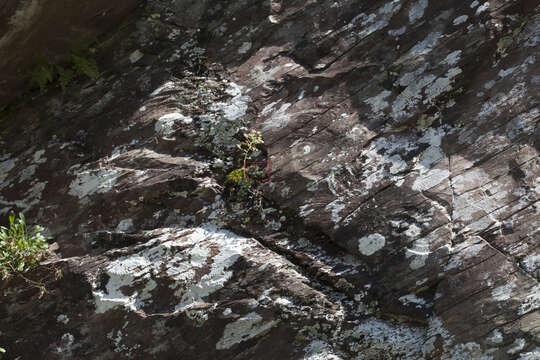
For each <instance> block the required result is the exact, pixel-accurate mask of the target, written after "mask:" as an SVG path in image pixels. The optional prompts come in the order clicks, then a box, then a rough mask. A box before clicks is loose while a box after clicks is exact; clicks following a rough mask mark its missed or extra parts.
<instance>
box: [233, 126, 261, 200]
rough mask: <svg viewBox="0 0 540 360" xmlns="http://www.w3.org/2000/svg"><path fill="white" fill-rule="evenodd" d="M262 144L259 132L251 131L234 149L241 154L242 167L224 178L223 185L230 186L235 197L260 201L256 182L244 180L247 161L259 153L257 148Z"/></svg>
mask: <svg viewBox="0 0 540 360" xmlns="http://www.w3.org/2000/svg"><path fill="white" fill-rule="evenodd" d="M261 144H264V140H263V139H262V134H261V132H260V131H256V130H252V131H250V132H249V133H245V134H244V141H242V142H241V143H240V144H238V145H237V146H236V147H237V149H239V150H240V151H241V152H242V153H243V161H242V165H243V166H242V167H241V168H238V169H235V170H233V171H231V172H230V173H229V174H227V176H226V178H225V185H229V186H231V188H232V190H233V191H234V192H235V193H236V196H238V197H240V198H241V199H243V200H248V199H250V201H258V202H259V203H260V201H261V196H262V195H261V192H260V189H258V186H257V183H256V181H247V180H246V171H247V169H246V165H247V160H248V159H250V158H251V156H253V154H254V153H256V152H258V151H259V148H258V146H259V145H261Z"/></svg>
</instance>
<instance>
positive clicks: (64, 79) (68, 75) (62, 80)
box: [56, 66, 75, 92]
mask: <svg viewBox="0 0 540 360" xmlns="http://www.w3.org/2000/svg"><path fill="white" fill-rule="evenodd" d="M56 69H57V71H58V83H59V84H60V87H61V88H62V91H64V92H65V91H66V89H67V87H68V86H69V84H70V83H71V81H72V80H73V78H74V77H75V72H74V71H73V70H71V69H65V68H63V67H62V66H57V67H56Z"/></svg>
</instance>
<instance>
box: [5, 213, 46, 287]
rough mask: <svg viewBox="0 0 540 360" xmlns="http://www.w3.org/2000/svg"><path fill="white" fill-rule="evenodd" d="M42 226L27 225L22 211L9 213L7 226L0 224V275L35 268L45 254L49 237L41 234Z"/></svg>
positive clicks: (13, 273) (19, 272)
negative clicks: (17, 215) (16, 215)
mask: <svg viewBox="0 0 540 360" xmlns="http://www.w3.org/2000/svg"><path fill="white" fill-rule="evenodd" d="M43 230H44V229H43V227H41V226H39V225H34V226H33V227H30V228H29V227H28V226H27V225H26V218H25V217H24V215H23V213H19V217H18V218H16V217H15V213H14V212H11V213H10V214H9V228H7V227H5V226H0V275H1V277H2V279H6V278H8V277H10V276H12V275H15V274H21V273H25V272H27V271H29V270H31V269H33V268H35V267H36V266H37V265H38V264H39V262H40V260H41V259H42V258H43V257H45V256H46V255H47V249H48V247H49V245H48V244H47V240H48V239H49V238H47V237H45V236H43V235H41V232H42V231H43Z"/></svg>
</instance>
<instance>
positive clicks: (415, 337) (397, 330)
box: [342, 318, 425, 359]
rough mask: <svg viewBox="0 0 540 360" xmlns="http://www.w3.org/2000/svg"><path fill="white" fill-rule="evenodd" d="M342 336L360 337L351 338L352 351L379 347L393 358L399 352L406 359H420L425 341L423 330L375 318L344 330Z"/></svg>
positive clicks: (350, 348) (360, 351) (378, 348)
mask: <svg viewBox="0 0 540 360" xmlns="http://www.w3.org/2000/svg"><path fill="white" fill-rule="evenodd" d="M342 336H343V337H344V338H350V340H352V339H358V341H350V340H349V350H350V351H353V352H358V353H362V350H364V349H377V350H382V351H385V352H386V353H387V354H388V355H390V357H391V358H394V357H396V358H397V354H399V355H400V356H402V357H403V358H404V359H418V358H419V355H420V354H421V353H422V344H423V343H424V341H425V337H424V331H422V330H419V329H416V328H413V327H409V326H405V325H401V324H393V323H390V322H388V323H387V322H383V321H381V320H377V319H374V318H372V319H369V320H367V321H364V322H362V323H361V324H360V325H358V326H356V327H355V328H354V329H352V330H346V331H344V332H343V335H342ZM389 339H392V340H391V341H389ZM392 355H395V356H392Z"/></svg>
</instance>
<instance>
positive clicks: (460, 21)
mask: <svg viewBox="0 0 540 360" xmlns="http://www.w3.org/2000/svg"><path fill="white" fill-rule="evenodd" d="M467 19H469V17H468V16H467V15H461V16H458V17H457V18H455V19H454V21H453V22H452V24H454V25H455V26H457V25H461V24H463V23H464V22H465V21H467Z"/></svg>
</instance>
